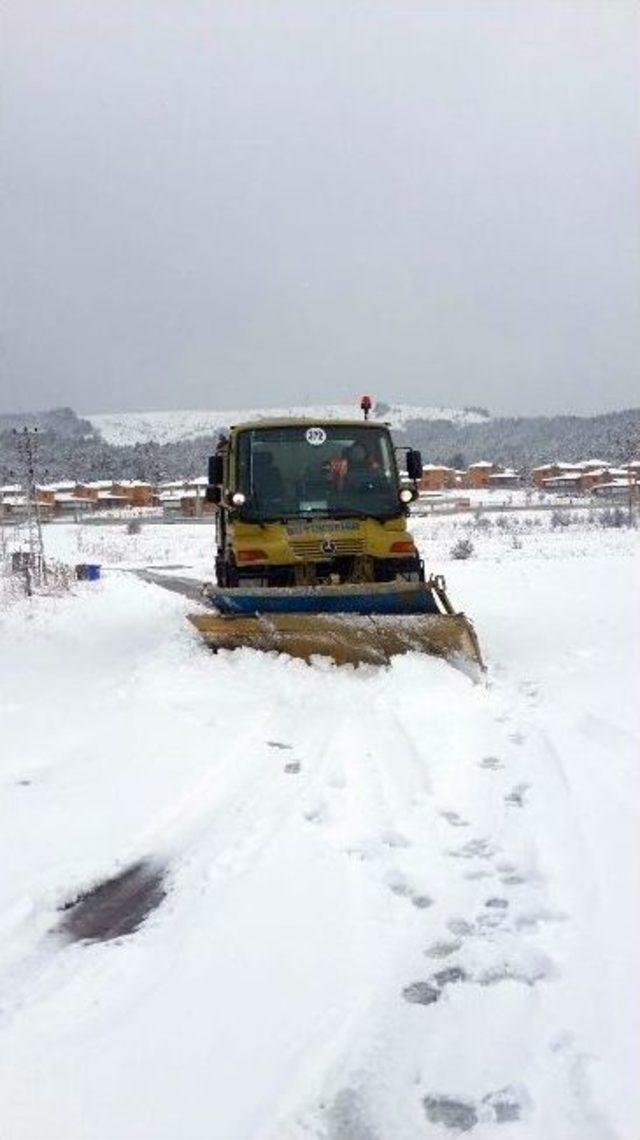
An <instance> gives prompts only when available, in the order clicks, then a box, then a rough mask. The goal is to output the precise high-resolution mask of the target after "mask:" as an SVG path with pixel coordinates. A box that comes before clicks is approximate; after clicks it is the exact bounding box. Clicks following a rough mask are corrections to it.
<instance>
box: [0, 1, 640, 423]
mask: <svg viewBox="0 0 640 1140" xmlns="http://www.w3.org/2000/svg"><path fill="white" fill-rule="evenodd" d="M638 11H639V9H638V5H637V4H636V3H635V2H627V0H598V2H591V0H575V2H566V0H503V2H495V0H442V2H433V0H412V2H408V0H406V2H405V0H335V2H333V0H295V2H285V0H282V2H280V0H107V2H106V3H105V2H104V0H4V3H3V6H2V61H1V65H2V120H1V133H2V169H3V175H2V218H1V221H2V235H1V237H2V249H3V254H2V262H3V269H2V271H1V275H2V287H3V298H2V316H1V318H0V320H1V323H2V326H3V327H2V344H1V355H0V366H1V368H2V381H1V396H0V407H1V408H2V409H3V410H18V409H24V410H26V409H35V408H39V407H50V406H53V405H61V404H70V405H72V406H73V407H75V408H76V410H78V411H81V412H82V411H108V410H123V409H153V408H157V409H162V408H188V407H192V408H198V407H202V408H207V407H211V408H214V407H218V408H223V407H239V406H243V405H250V404H255V403H257V402H260V403H262V404H265V405H268V404H281V403H282V402H283V401H288V400H294V399H295V400H298V401H300V400H303V399H305V398H306V397H308V398H309V399H313V400H318V399H320V398H321V399H323V400H324V399H347V400H348V399H351V398H352V397H354V396H356V395H358V394H359V393H360V392H361V391H371V392H372V394H373V395H374V396H377V397H378V398H380V399H385V400H387V401H390V400H393V401H399V400H403V401H411V402H420V403H436V404H448V405H453V406H461V405H463V404H484V405H488V406H489V407H490V409H491V410H492V411H494V412H495V413H496V414H499V413H505V414H512V413H513V414H519V413H522V414H530V413H538V412H540V413H552V412H564V411H575V412H579V413H588V412H592V411H599V410H608V409H612V408H620V407H625V406H631V405H638V404H639V403H640V398H639V392H640V387H639V385H638V371H639V368H638V365H639V362H640V305H639V290H640V283H639V279H640V268H639V263H640V235H639V219H638V202H639V197H638V195H639V194H640V177H639V165H640V154H639V148H638V134H639V130H640V121H639V113H638Z"/></svg>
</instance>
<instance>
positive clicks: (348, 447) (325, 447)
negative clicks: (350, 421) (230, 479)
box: [237, 424, 400, 521]
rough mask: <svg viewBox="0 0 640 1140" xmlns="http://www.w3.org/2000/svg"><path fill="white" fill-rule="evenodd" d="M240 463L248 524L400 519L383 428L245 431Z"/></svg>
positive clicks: (241, 435)
mask: <svg viewBox="0 0 640 1140" xmlns="http://www.w3.org/2000/svg"><path fill="white" fill-rule="evenodd" d="M237 462H238V468H237V473H238V489H239V490H240V491H242V492H243V493H244V494H245V495H246V497H247V501H246V504H245V506H244V507H243V508H242V517H243V518H245V519H250V520H255V521H267V520H269V519H279V518H291V517H297V518H304V517H312V516H313V515H331V516H337V517H341V516H343V517H347V516H349V515H351V516H367V517H371V518H392V517H394V516H397V515H399V514H400V503H399V500H398V474H397V469H396V464H395V456H394V453H393V447H392V444H391V438H390V436H389V432H388V431H387V430H386V428H378V427H372V426H370V425H366V426H365V425H364V424H363V426H362V427H358V426H356V425H354V426H353V427H344V426H341V425H340V424H335V425H331V424H324V425H322V426H317V427H309V426H308V425H301V426H300V427H293V426H292V427H277V428H276V427H274V428H266V427H265V428H256V429H255V430H247V431H242V432H240V433H239V435H238V459H237Z"/></svg>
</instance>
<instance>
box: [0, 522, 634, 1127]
mask: <svg viewBox="0 0 640 1140" xmlns="http://www.w3.org/2000/svg"><path fill="white" fill-rule="evenodd" d="M447 521H448V520H447ZM420 526H422V524H421V523H420ZM414 529H416V525H415V523H414ZM82 530H83V532H84V534H83V537H82V543H83V544H85V550H86V544H88V543H90V542H96V543H98V544H104V546H103V550H102V553H101V554H100V558H101V559H102V560H104V561H105V562H106V561H111V563H112V565H113V566H114V567H115V566H117V565H118V564H119V565H120V566H123V565H125V564H132V563H135V562H138V563H144V564H147V563H151V562H155V563H156V564H158V563H160V562H162V561H164V562H167V563H172V564H175V563H179V562H181V561H184V562H187V563H189V565H190V568H191V569H190V572H191V573H193V574H194V575H196V574H200V575H203V574H205V573H209V570H208V568H207V570H206V571H205V567H209V566H210V561H208V560H210V543H211V541H212V531H211V530H210V529H209V528H206V527H197V526H194V527H188V526H184V527H177V526H176V527H144V528H143V531H142V534H141V535H138V536H127V535H126V534H125V533H124V529H123V528H100V529H99V531H98V528H95V530H93V529H92V528H88V527H87V528H82ZM428 533H429V531H427V530H425V531H421V535H420V537H421V538H422V536H423V534H424V535H426V534H428ZM77 534H78V532H77V530H76V529H74V528H73V527H71V526H69V527H55V528H54V527H51V528H48V530H47V534H46V540H47V544H48V546H49V544H52V545H53V544H55V545H56V549H55V551H52V553H55V554H56V555H57V556H63V555H64V553H65V550H66V552H67V556H68V557H69V558H70V560H72V561H75V560H76V550H77ZM451 535H452V531H451V529H450V530H449V532H448V533H447V532H446V531H443V532H442V533H441V534H440V535H439V537H434V538H433V540H432V543H431V545H430V548H429V549H433V558H434V559H435V558H436V557H438V562H437V565H433V566H432V568H433V569H437V570H439V569H442V568H444V569H445V571H446V573H447V576H448V579H449V586H450V592H451V596H452V598H453V599H454V601H455V602H456V603H457V604H460V605H461V606H463V607H464V608H465V609H466V611H467V612H468V613H470V614H471V615H472V616H473V618H474V621H475V623H476V626H477V629H478V633H479V636H480V639H481V644H482V647H483V651H484V653H485V656H486V657H487V660H488V664H489V677H488V681H487V683H486V684H484V683H483V684H479V685H474V684H473V683H472V682H471V681H470V680H469V679H468V678H467V677H466V676H464V675H463V674H462V673H460V672H458V671H456V670H454V669H453V668H451V667H449V666H447V665H445V664H444V663H442V662H439V661H436V660H431V659H426V658H420V657H416V656H414V655H411V656H407V657H404V658H399V659H396V661H394V663H393V665H392V666H391V668H389V669H388V670H378V671H376V670H373V669H362V670H358V671H355V670H352V669H349V668H343V669H339V670H338V669H335V668H334V667H332V666H329V665H327V664H324V663H320V664H318V665H317V666H314V667H308V666H306V665H304V664H303V663H301V662H296V661H291V660H288V659H285V658H278V657H270V656H260V655H256V654H253V653H251V652H248V651H247V652H240V653H235V654H220V655H218V656H217V657H213V656H211V655H210V654H209V653H208V652H207V651H205V650H204V649H203V648H202V646H201V645H200V643H199V642H198V641H197V639H196V636H195V635H194V633H193V632H192V630H191V628H190V627H189V625H188V623H186V621H185V620H184V615H185V613H186V612H187V611H188V610H189V609H190V608H191V607H190V604H189V603H187V602H186V601H185V600H184V599H181V598H180V597H178V596H176V595H172V594H169V593H165V592H163V591H161V590H160V589H158V588H156V587H153V586H149V585H145V584H143V583H141V582H140V581H139V580H137V579H135V578H134V577H131V576H129V575H128V574H126V573H124V572H122V571H117V570H116V569H113V570H112V571H111V572H107V573H106V576H105V578H104V580H103V581H102V582H100V583H97V584H95V585H93V584H82V585H78V586H77V587H76V588H75V589H74V593H73V595H72V596H67V597H63V598H55V599H37V600H36V601H35V603H34V604H31V605H29V604H27V603H26V602H20V603H18V604H15V605H13V606H12V607H11V608H9V609H7V610H6V611H5V612H4V613H3V614H1V615H0V623H1V624H0V630H1V634H2V639H3V646H5V647H8V648H6V649H5V652H4V653H3V654H2V656H1V657H0V678H1V687H0V726H1V729H0V731H1V734H2V736H1V740H2V749H1V755H2V766H1V768H0V781H1V783H0V813H1V818H2V827H3V835H4V836H5V849H6V851H8V852H11V854H12V858H11V862H10V863H9V861H8V860H7V861H6V863H5V864H4V866H3V870H2V875H1V877H0V929H1V930H2V934H3V937H2V942H1V951H0V1010H1V1012H0V1050H1V1051H2V1058H3V1059H2V1062H1V1063H0V1097H1V1099H2V1103H3V1106H4V1119H5V1127H6V1128H7V1134H8V1135H9V1136H10V1137H11V1140H14V1138H16V1140H22V1138H28V1140H32V1138H33V1137H36V1136H37V1137H38V1138H40V1137H43V1138H46V1140H49V1138H51V1140H54V1138H63V1137H64V1138H65V1140H73V1138H78V1140H80V1138H82V1140H86V1138H91V1140H93V1138H96V1140H97V1138H105V1140H106V1138H107V1137H108V1138H112V1137H114V1136H118V1137H122V1138H125V1140H129V1138H132V1140H133V1138H140V1140H142V1138H144V1140H147V1138H151V1137H153V1138H154V1140H155V1138H165V1137H166V1138H167V1140H169V1138H170V1137H171V1138H173V1137H175V1136H177V1135H180V1136H182V1137H186V1138H188V1140H201V1138H202V1140H204V1137H207V1138H208V1140H210V1138H212V1137H213V1138H214V1140H249V1138H251V1140H281V1138H282V1140H303V1138H304V1140H309V1138H314V1140H316V1138H317V1140H387V1138H390V1137H393V1138H394V1140H396V1138H397V1140H405V1138H406V1140H418V1138H421V1140H422V1138H424V1137H429V1136H433V1137H434V1138H435V1140H437V1138H438V1137H443V1136H446V1135H456V1134H458V1133H460V1132H462V1131H465V1130H466V1131H469V1130H470V1131H471V1132H472V1135H473V1136H474V1140H484V1138H485V1137H486V1138H493V1137H498V1140H516V1138H527V1140H574V1138H575V1140H609V1138H611V1140H613V1138H616V1140H633V1138H634V1137H635V1135H636V1134H637V1129H638V1125H639V1123H640V1104H639V1101H638V1092H637V1081H636V1067H635V1049H636V1042H637V1039H638V1032H639V1030H640V1010H639V1008H638V991H637V987H636V986H635V984H634V965H635V963H634V947H635V946H637V944H638V935H639V934H640V929H639V928H640V918H639V912H638V898H639V897H640V896H639V893H638V887H640V883H639V882H638V878H639V871H638V868H639V867H640V864H639V863H638V860H637V854H638V852H637V834H638V832H637V823H638V820H637V816H638V764H637V757H638V743H639V741H640V730H639V726H638V713H637V702H636V700H635V683H636V677H637V674H635V672H634V665H633V660H634V659H633V657H632V653H633V652H634V651H635V646H636V645H637V638H638V626H639V625H640V622H639V620H638V619H639V616H640V615H639V611H638V603H637V598H636V594H635V592H634V589H633V581H634V576H633V570H634V565H633V555H634V553H636V551H637V536H636V535H634V534H628V533H620V532H601V531H598V532H597V534H591V533H590V534H588V535H582V534H575V533H574V535H573V542H571V537H572V536H571V535H567V534H565V533H562V534H555V533H554V534H548V535H547V536H546V537H547V542H548V544H549V548H548V549H547V550H546V556H545V555H542V554H541V553H540V552H539V551H538V550H537V549H536V548H535V547H531V548H529V549H527V547H526V546H525V547H524V548H523V549H518V550H513V551H512V550H511V548H509V547H507V548H505V550H504V552H503V554H504V556H503V558H502V561H498V560H497V558H496V557H493V558H492V557H491V551H490V550H488V549H487V550H485V552H484V555H483V554H482V551H481V549H480V547H481V544H482V542H484V538H481V539H479V543H478V545H479V550H478V556H477V558H476V559H470V560H469V561H468V562H454V561H447V560H446V559H444V553H445V552H448V548H449V546H450V545H451ZM472 538H473V541H474V543H475V541H476V538H475V535H473V536H472ZM492 541H493V540H492ZM587 543H589V544H590V546H589V548H588V553H584V551H585V549H587V547H586V546H585V545H584V544H587ZM439 551H440V552H442V554H443V558H442V560H441V559H440V558H439V555H438V552H439ZM425 553H426V549H425ZM92 556H93V555H92ZM125 560H126V562H125ZM431 561H432V557H431V556H430V557H429V563H431ZM443 563H444V565H443ZM144 858H152V859H153V860H155V861H156V862H157V863H158V864H159V865H160V866H162V867H165V868H166V885H167V887H168V894H167V898H166V899H165V901H164V902H163V903H162V905H161V906H160V907H159V908H158V909H157V910H156V911H155V912H154V913H152V914H151V915H150V916H149V918H148V919H147V921H146V923H145V924H144V925H143V926H142V927H141V928H140V930H139V931H137V933H135V934H132V935H129V936H126V937H121V938H119V939H116V940H115V941H112V942H106V943H91V944H87V943H81V944H69V943H68V942H66V941H65V940H64V939H62V938H61V936H60V934H59V933H56V928H57V927H58V925H59V921H60V914H59V912H58V909H57V908H58V907H60V906H61V905H63V904H64V903H66V902H68V901H69V900H70V899H72V898H73V897H75V896H76V895H77V894H78V892H80V891H81V890H83V889H86V887H87V886H89V885H91V884H92V883H95V882H98V881H100V880H102V879H104V878H106V877H109V876H110V875H113V874H114V873H116V872H117V871H118V870H122V869H123V868H125V867H126V866H129V865H131V864H132V863H135V862H136V861H138V860H140V859H144ZM34 1090H35V1091H34Z"/></svg>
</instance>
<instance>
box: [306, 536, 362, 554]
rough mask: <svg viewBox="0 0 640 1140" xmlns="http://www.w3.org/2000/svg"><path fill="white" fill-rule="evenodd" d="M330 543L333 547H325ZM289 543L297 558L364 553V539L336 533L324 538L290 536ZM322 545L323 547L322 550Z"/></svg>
mask: <svg viewBox="0 0 640 1140" xmlns="http://www.w3.org/2000/svg"><path fill="white" fill-rule="evenodd" d="M327 543H331V546H332V547H333V549H331V550H328V549H326V547H327ZM289 544H290V546H291V549H292V551H293V553H294V554H295V555H296V556H297V557H298V558H306V559H315V558H340V557H342V555H345V554H364V540H363V539H362V538H354V537H353V536H351V535H345V536H344V537H340V536H338V535H335V536H332V537H329V535H327V537H326V538H290V539H289ZM323 546H324V547H325V549H324V550H323Z"/></svg>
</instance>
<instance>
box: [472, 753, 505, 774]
mask: <svg viewBox="0 0 640 1140" xmlns="http://www.w3.org/2000/svg"><path fill="white" fill-rule="evenodd" d="M478 767H479V768H488V769H489V771H491V772H497V770H498V769H499V768H504V764H503V762H502V760H500V758H499V757H498V756H483V757H482V760H479V761H478Z"/></svg>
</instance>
